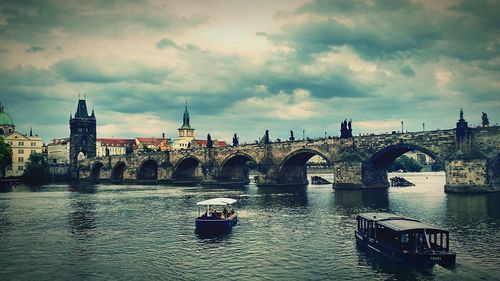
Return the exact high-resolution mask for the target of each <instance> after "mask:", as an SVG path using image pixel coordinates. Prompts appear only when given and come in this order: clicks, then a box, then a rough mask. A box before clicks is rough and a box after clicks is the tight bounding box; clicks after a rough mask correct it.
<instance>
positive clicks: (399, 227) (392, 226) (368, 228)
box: [357, 213, 449, 252]
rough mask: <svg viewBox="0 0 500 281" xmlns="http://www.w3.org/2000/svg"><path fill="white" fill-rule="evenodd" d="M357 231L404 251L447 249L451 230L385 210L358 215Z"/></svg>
mask: <svg viewBox="0 0 500 281" xmlns="http://www.w3.org/2000/svg"><path fill="white" fill-rule="evenodd" d="M357 223H358V227H357V228H358V232H359V233H360V234H362V235H364V236H366V237H368V238H372V239H374V240H377V241H379V242H381V243H384V244H388V245H392V246H393V247H394V248H398V249H400V250H402V251H403V252H424V251H427V250H435V251H448V250H449V232H448V231H446V230H444V229H441V228H439V227H437V226H434V225H430V224H426V223H422V222H420V221H418V220H415V219H410V218H405V217H401V216H397V215H392V214H386V213H365V214H360V215H359V216H358V217H357Z"/></svg>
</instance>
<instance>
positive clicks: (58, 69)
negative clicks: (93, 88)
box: [52, 57, 171, 84]
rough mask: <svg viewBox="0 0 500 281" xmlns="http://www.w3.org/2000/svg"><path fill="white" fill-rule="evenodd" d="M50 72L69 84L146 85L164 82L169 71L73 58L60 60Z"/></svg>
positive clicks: (152, 67) (159, 68)
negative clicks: (122, 83)
mask: <svg viewBox="0 0 500 281" xmlns="http://www.w3.org/2000/svg"><path fill="white" fill-rule="evenodd" d="M52 70H53V71H54V72H55V73H57V74H59V75H61V76H62V77H64V78H65V79H66V80H67V81H71V82H87V83H116V82H124V81H126V82H130V83H136V82H140V83H146V84H159V83H162V82H164V81H165V79H166V77H167V76H168V74H169V73H170V72H171V70H170V69H169V68H168V67H155V66H148V65H144V64H142V63H138V62H113V63H108V62H106V61H97V60H94V59H92V58H84V57H75V58H69V59H64V60H61V61H59V62H57V63H55V64H54V65H53V66H52Z"/></svg>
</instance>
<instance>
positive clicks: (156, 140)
mask: <svg viewBox="0 0 500 281" xmlns="http://www.w3.org/2000/svg"><path fill="white" fill-rule="evenodd" d="M136 139H137V140H138V141H139V142H140V143H142V144H151V145H160V144H161V142H162V141H164V140H166V141H168V139H163V138H136Z"/></svg>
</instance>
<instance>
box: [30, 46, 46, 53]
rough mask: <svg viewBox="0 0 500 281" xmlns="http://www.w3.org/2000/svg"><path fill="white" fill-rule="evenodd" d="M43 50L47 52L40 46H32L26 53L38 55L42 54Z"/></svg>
mask: <svg viewBox="0 0 500 281" xmlns="http://www.w3.org/2000/svg"><path fill="white" fill-rule="evenodd" d="M43 50H45V48H43V47H39V46H32V47H30V48H28V49H26V53H36V52H41V51H43Z"/></svg>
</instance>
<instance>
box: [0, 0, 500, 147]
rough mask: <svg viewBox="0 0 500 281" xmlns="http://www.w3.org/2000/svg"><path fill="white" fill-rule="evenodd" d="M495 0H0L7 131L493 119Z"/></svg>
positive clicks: (499, 85) (109, 132)
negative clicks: (74, 118) (77, 122)
mask: <svg viewBox="0 0 500 281" xmlns="http://www.w3.org/2000/svg"><path fill="white" fill-rule="evenodd" d="M498 11H500V1H485V0H466V1H459V0H444V1H423V0H413V1H405V0H387V1H381V0H338V1H324V0H312V1H311V0H307V1H306V0H304V1H296V0H273V1H267V0H265V1H219V0H204V1H136V0H134V1H112V0H109V1H103V0H101V1H91V0H90V1H67V0H64V1H63V0H61V1H18V0H14V1H10V0H3V1H1V3H0V102H1V103H2V105H4V106H5V111H6V112H7V113H8V114H9V115H10V116H11V117H12V118H13V120H14V123H15V125H16V128H17V130H18V131H21V132H29V130H30V128H31V127H33V131H34V133H36V134H39V135H40V136H42V138H43V140H44V142H49V141H50V140H51V139H53V138H58V137H67V136H69V123H68V119H69V116H70V114H71V113H73V114H74V113H75V111H76V105H77V102H78V98H79V95H80V97H82V98H86V100H87V105H88V107H89V108H93V109H94V110H95V114H96V117H97V126H98V127H97V136H98V137H115V138H122V137H123V138H134V137H136V136H143V137H160V136H161V135H162V133H165V134H166V136H167V137H169V138H175V137H176V136H177V129H178V128H179V127H180V126H181V125H182V116H183V112H184V105H185V103H186V102H187V103H188V108H189V112H190V116H191V126H192V127H194V128H195V129H196V135H197V138H200V139H204V138H206V134H207V133H210V134H211V136H212V138H214V139H219V140H227V141H230V140H231V138H232V135H233V134H234V133H237V134H238V135H239V137H240V142H253V141H255V140H256V139H258V138H261V137H262V136H263V135H264V132H265V130H266V129H269V130H270V137H271V139H276V138H280V139H287V138H288V137H289V134H290V133H289V132H290V130H293V131H294V132H295V136H296V137H302V135H303V133H304V134H305V136H306V137H311V138H315V137H321V136H324V135H325V133H326V134H327V135H329V136H337V135H339V134H340V122H341V121H343V120H344V119H347V120H349V119H352V127H353V134H354V135H358V134H365V133H384V132H391V131H394V130H396V131H397V130H401V121H403V122H404V123H403V125H404V130H408V131H421V130H422V129H423V123H424V124H425V130H435V129H450V128H454V127H455V123H456V122H457V120H458V118H459V111H460V108H463V110H464V117H465V119H466V120H467V121H468V122H469V125H471V126H477V125H479V124H480V123H481V112H486V113H487V114H488V117H489V120H490V123H491V124H492V125H493V124H496V123H498V122H499V119H500V16H499V14H498Z"/></svg>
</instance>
